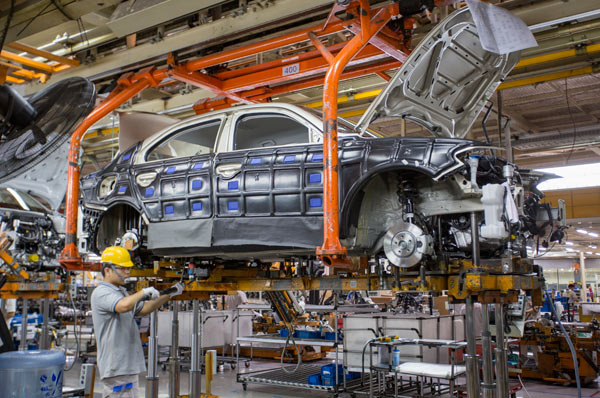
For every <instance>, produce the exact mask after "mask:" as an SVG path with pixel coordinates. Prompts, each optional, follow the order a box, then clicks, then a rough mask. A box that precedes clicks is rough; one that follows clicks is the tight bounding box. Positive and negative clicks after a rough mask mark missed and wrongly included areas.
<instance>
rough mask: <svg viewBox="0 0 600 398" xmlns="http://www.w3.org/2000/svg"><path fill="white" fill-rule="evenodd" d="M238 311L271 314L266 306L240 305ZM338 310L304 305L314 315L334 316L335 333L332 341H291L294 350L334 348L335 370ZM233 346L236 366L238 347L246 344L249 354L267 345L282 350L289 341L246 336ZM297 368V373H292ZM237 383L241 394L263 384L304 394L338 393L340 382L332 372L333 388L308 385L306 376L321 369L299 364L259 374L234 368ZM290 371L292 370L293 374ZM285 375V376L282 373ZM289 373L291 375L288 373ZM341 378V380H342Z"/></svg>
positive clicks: (333, 307)
mask: <svg viewBox="0 0 600 398" xmlns="http://www.w3.org/2000/svg"><path fill="white" fill-rule="evenodd" d="M238 309H255V310H271V306H269V305H241V306H239V307H238ZM339 310H340V308H339V307H336V306H333V305H306V307H305V311H306V312H317V313H326V312H333V313H334V324H335V325H334V331H335V340H324V339H323V340H321V339H301V338H294V339H293V340H294V342H295V344H296V345H297V346H299V347H300V346H319V347H335V362H334V363H335V364H336V366H341V364H340V360H339V359H340V358H339V352H338V349H337V347H338V344H339V342H340V341H339V337H338V327H337V320H338V311H339ZM236 340H237V345H236V358H237V364H238V365H239V352H240V343H250V347H251V351H252V346H253V344H255V343H267V344H277V345H280V346H283V347H285V346H286V344H288V343H289V342H290V341H291V339H288V338H287V337H280V336H279V335H262V336H250V337H243V336H242V337H240V336H238V337H237V339H236ZM296 367H297V369H296ZM237 368H238V373H237V381H238V383H241V384H242V386H243V388H244V390H246V388H247V385H248V384H267V385H278V386H282V387H294V388H302V389H306V390H318V391H328V392H333V393H337V392H338V391H339V389H340V387H342V386H340V382H341V380H339V375H338V372H337V371H336V372H335V385H333V386H324V385H313V384H308V376H310V375H313V374H317V373H321V366H319V365H307V364H300V365H299V366H297V365H290V366H280V367H277V368H272V369H267V370H261V371H256V372H242V369H241V367H240V366H237ZM284 369H285V370H284ZM294 369H296V370H295V371H294ZM286 371H287V372H286ZM292 372H293V373H292ZM342 377H343V376H342Z"/></svg>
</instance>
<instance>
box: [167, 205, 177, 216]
mask: <svg viewBox="0 0 600 398" xmlns="http://www.w3.org/2000/svg"><path fill="white" fill-rule="evenodd" d="M173 213H175V206H173V205H168V206H165V214H173Z"/></svg>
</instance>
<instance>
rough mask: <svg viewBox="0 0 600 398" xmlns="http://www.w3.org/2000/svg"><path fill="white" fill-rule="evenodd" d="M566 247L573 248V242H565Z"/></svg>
mask: <svg viewBox="0 0 600 398" xmlns="http://www.w3.org/2000/svg"><path fill="white" fill-rule="evenodd" d="M565 245H567V246H573V242H569V241H567V242H565Z"/></svg>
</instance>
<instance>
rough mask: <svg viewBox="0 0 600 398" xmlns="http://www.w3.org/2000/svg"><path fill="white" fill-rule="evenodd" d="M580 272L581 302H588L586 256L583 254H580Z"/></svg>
mask: <svg viewBox="0 0 600 398" xmlns="http://www.w3.org/2000/svg"><path fill="white" fill-rule="evenodd" d="M579 272H581V300H580V301H581V302H582V303H585V302H587V283H586V280H585V278H587V275H586V272H585V256H584V254H583V252H579Z"/></svg>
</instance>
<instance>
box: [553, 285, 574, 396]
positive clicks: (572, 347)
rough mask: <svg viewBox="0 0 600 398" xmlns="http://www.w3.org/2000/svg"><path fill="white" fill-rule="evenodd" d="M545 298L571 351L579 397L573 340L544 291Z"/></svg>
mask: <svg viewBox="0 0 600 398" xmlns="http://www.w3.org/2000/svg"><path fill="white" fill-rule="evenodd" d="M546 300H547V301H548V304H549V305H550V311H552V315H554V317H555V318H556V321H557V322H558V326H559V327H560V330H561V332H562V333H563V335H564V336H565V340H567V344H568V345H569V350H570V351H571V357H572V358H573V368H574V369H575V382H576V383H577V398H581V380H580V379H579V363H578V361H577V352H576V351H575V347H574V346H573V342H572V341H571V337H569V334H568V333H567V331H566V330H565V327H564V326H563V324H562V321H561V320H560V317H559V316H558V314H557V313H556V308H554V303H553V302H552V298H551V297H549V296H548V294H547V293H546Z"/></svg>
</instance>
